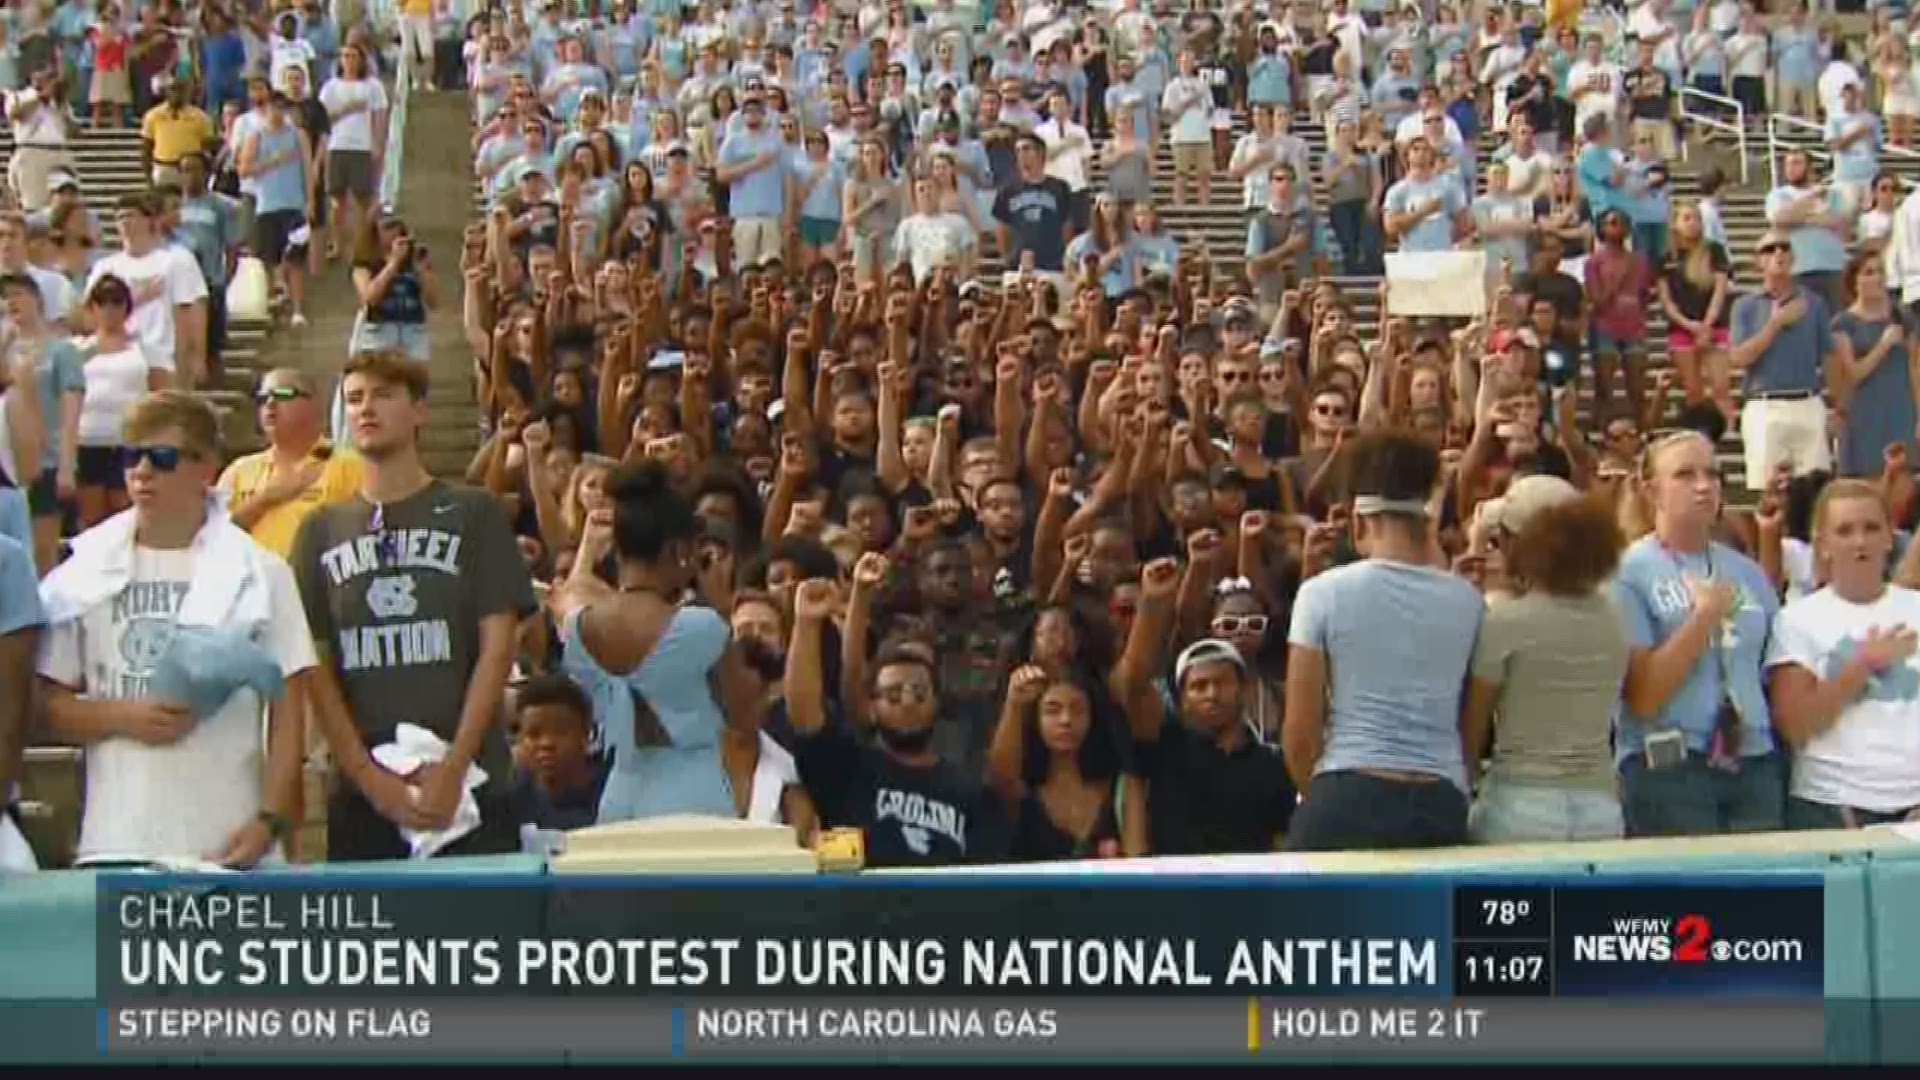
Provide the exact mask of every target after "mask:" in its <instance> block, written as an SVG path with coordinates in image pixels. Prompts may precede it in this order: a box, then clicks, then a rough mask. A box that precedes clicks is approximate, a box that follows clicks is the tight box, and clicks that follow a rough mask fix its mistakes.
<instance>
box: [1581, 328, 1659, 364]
mask: <svg viewBox="0 0 1920 1080" xmlns="http://www.w3.org/2000/svg"><path fill="white" fill-rule="evenodd" d="M1587 336H1588V347H1589V348H1590V349H1591V350H1592V352H1593V355H1595V356H1605V355H1608V354H1612V355H1614V356H1633V357H1638V358H1645V356H1646V355H1647V343H1646V342H1644V341H1622V340H1620V339H1619V338H1614V337H1609V336H1607V335H1606V334H1603V333H1601V332H1600V331H1598V330H1592V331H1589V332H1588V335H1587Z"/></svg>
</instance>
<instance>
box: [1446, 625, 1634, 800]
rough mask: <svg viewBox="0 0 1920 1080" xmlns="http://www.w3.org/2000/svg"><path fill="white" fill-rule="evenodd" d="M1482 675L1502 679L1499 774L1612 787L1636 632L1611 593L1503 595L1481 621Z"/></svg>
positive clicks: (1495, 773)
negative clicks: (1630, 642)
mask: <svg viewBox="0 0 1920 1080" xmlns="http://www.w3.org/2000/svg"><path fill="white" fill-rule="evenodd" d="M1473 677H1474V678H1476V679H1480V680H1484V681H1487V682H1497V683H1499V684H1500V698H1499V702H1498V719H1497V720H1496V723H1497V724H1498V727H1499V735H1498V737H1497V739H1496V740H1495V747H1494V756H1493V765H1492V768H1491V769H1490V770H1489V772H1488V775H1489V776H1492V777H1495V778H1498V779H1500V780H1506V781H1512V782H1514V783H1520V784H1538V783H1544V784H1553V785H1556V786H1567V787H1585V788H1600V789H1606V790H1612V788H1613V746H1612V736H1613V709H1614V706H1615V705H1616V704H1618V702H1619V700H1620V687H1621V683H1622V682H1623V681H1624V680H1625V679H1626V677H1627V632H1626V628H1625V626H1624V624H1623V623H1622V622H1621V620H1620V610H1619V609H1618V608H1617V607H1615V606H1614V603H1613V598H1612V597H1611V596H1610V595H1608V594H1606V593H1600V594H1597V595H1594V596H1588V597H1581V598H1579V599H1569V598H1564V597H1557V596H1549V595H1546V594H1544V593H1532V594H1528V595H1526V596H1521V597H1518V598H1515V599H1512V600H1503V601H1500V602H1497V603H1495V604H1493V605H1492V606H1491V607H1489V608H1488V609H1487V617H1486V620H1485V621H1484V622H1482V623H1481V624H1480V643H1479V645H1477V646H1475V648H1474V650H1473Z"/></svg>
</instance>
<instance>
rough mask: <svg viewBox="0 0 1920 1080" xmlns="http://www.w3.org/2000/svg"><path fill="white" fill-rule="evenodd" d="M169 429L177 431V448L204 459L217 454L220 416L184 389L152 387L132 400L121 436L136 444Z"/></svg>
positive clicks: (128, 442) (210, 459) (216, 456)
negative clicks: (178, 437)
mask: <svg viewBox="0 0 1920 1080" xmlns="http://www.w3.org/2000/svg"><path fill="white" fill-rule="evenodd" d="M168 428H172V429H173V430H175V431H178V432H179V433H180V449H182V450H185V451H187V452H188V453H189V454H191V455H193V456H194V457H197V458H199V459H201V460H203V461H213V462H216V463H217V462H218V460H219V457H220V416H219V414H218V413H216V412H214V411H213V406H212V405H209V404H207V402H206V401H205V400H204V399H202V398H201V397H199V396H198V395H196V394H190V393H187V392H186V391H184V390H155V391H154V392H153V393H150V394H148V395H147V396H145V397H143V398H141V399H140V400H139V401H136V402H134V403H133V407H132V408H130V409H128V410H127V419H126V423H125V425H124V426H123V427H122V429H121V435H122V437H123V438H124V439H126V442H127V445H129V446H136V445H138V444H140V443H142V442H145V441H146V440H148V439H150V438H152V437H153V436H155V435H158V434H159V433H160V432H163V431H166V430H167V429H168Z"/></svg>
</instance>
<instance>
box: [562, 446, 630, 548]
mask: <svg viewBox="0 0 1920 1080" xmlns="http://www.w3.org/2000/svg"><path fill="white" fill-rule="evenodd" d="M619 464H620V463H619V462H617V461H615V460H614V459H612V458H610V457H607V456H606V455H605V454H582V455H580V463H579V464H578V465H575V466H574V467H573V475H571V476H569V477H567V495H566V498H564V499H562V500H561V503H560V522H561V524H562V525H563V526H564V527H565V528H566V530H567V539H569V540H571V541H573V542H574V543H576V544H577V543H579V542H580V535H581V534H582V533H584V532H585V531H586V528H587V513H586V511H585V510H584V509H582V508H581V505H580V485H581V484H582V483H583V482H584V481H585V480H586V476H587V470H589V469H598V470H599V471H601V472H602V473H605V474H608V475H611V474H612V472H613V470H614V468H615V467H616V466H618V465H619Z"/></svg>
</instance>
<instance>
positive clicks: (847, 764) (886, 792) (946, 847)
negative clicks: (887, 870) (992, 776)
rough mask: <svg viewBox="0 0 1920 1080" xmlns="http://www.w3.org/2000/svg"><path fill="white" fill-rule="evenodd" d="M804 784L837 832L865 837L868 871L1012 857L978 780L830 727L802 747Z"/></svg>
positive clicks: (1002, 818) (998, 813)
mask: <svg viewBox="0 0 1920 1080" xmlns="http://www.w3.org/2000/svg"><path fill="white" fill-rule="evenodd" d="M797 756H798V761H799V765H800V778H801V779H802V780H803V781H804V782H805V783H806V785H807V793H808V794H809V795H810V796H812V798H813V802H814V805H815V806H817V807H819V809H820V816H821V818H822V819H823V820H824V821H825V822H826V823H827V825H829V826H830V827H833V828H849V829H859V830H860V831H861V832H863V833H865V834H866V851H867V865H868V866H875V867H886V866H946V865H952V864H955V863H980V862H998V861H1002V860H1004V859H1005V858H1006V853H1007V844H1008V833H1007V822H1006V813H1005V811H1004V810H1003V809H1002V807H1001V805H1000V803H999V801H998V800H997V799H995V798H994V797H993V796H992V795H991V794H990V793H989V792H988V791H987V789H986V786H985V785H984V784H982V783H980V782H979V781H978V780H974V779H971V778H969V777H968V776H967V774H965V773H963V772H961V771H960V770H959V769H957V768H955V767H954V766H952V765H950V764H948V763H946V762H944V761H941V762H937V763H936V764H934V765H932V766H929V767H925V768H922V767H918V766H913V765H907V764H904V763H902V762H901V761H900V760H898V759H897V758H895V757H893V755H891V754H888V753H886V752H885V751H883V750H879V749H875V748H873V747H868V746H862V745H860V744H859V743H857V742H855V741H854V739H853V735H852V734H851V733H850V732H849V731H848V730H847V729H846V727H845V726H844V725H833V724H830V725H828V726H827V727H825V728H823V729H822V730H820V731H819V732H816V733H815V734H814V735H812V736H811V737H808V738H805V739H803V740H801V743H800V748H799V753H798V755H797Z"/></svg>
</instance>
